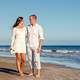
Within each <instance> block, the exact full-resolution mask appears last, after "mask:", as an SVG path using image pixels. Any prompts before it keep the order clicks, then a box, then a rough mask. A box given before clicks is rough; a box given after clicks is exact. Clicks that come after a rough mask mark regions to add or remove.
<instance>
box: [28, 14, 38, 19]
mask: <svg viewBox="0 0 80 80" xmlns="http://www.w3.org/2000/svg"><path fill="white" fill-rule="evenodd" d="M29 17H34V18H35V19H37V16H36V15H35V14H32V15H30V16H29Z"/></svg>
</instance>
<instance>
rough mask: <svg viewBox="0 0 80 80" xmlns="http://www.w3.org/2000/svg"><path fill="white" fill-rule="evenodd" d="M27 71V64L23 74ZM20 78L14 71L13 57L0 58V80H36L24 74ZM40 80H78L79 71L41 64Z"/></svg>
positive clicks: (79, 79)
mask: <svg viewBox="0 0 80 80" xmlns="http://www.w3.org/2000/svg"><path fill="white" fill-rule="evenodd" d="M28 71H29V66H28V64H27V65H26V67H25V73H26V72H28ZM4 76H5V77H4ZM21 78H22V77H20V76H19V75H18V73H17V70H16V64H15V57H0V80H11V79H12V80H26V79H27V80H33V79H34V80H38V79H36V78H35V77H33V76H28V75H26V74H25V76H24V77H23V78H22V79H21ZM40 80H80V69H75V68H70V67H66V66H63V65H56V64H50V63H42V69H41V79H40Z"/></svg>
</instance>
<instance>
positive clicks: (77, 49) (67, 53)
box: [0, 45, 80, 69]
mask: <svg viewBox="0 0 80 80" xmlns="http://www.w3.org/2000/svg"><path fill="white" fill-rule="evenodd" d="M9 48H10V46H9V45H0V57H15V56H14V55H11V54H10V50H9ZM26 57H27V56H26ZM41 62H43V63H51V64H58V65H63V66H66V67H71V68H77V69H80V46H79V45H44V46H42V50H41Z"/></svg>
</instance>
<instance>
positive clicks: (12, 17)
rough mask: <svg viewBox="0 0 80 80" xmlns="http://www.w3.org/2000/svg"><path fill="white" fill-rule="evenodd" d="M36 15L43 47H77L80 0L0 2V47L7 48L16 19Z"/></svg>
mask: <svg viewBox="0 0 80 80" xmlns="http://www.w3.org/2000/svg"><path fill="white" fill-rule="evenodd" d="M31 14H36V15H37V16H38V22H39V24H41V25H42V26H43V27H44V31H45V42H44V43H45V44H80V0H0V44H10V34H11V32H10V30H11V27H12V25H13V24H14V22H15V21H16V18H17V17H18V16H23V17H24V21H25V25H27V24H29V21H28V16H29V15H31Z"/></svg>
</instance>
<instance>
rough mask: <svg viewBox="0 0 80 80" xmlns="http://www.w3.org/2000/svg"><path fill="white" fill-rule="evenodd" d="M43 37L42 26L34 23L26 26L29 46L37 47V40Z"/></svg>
mask: <svg viewBox="0 0 80 80" xmlns="http://www.w3.org/2000/svg"><path fill="white" fill-rule="evenodd" d="M40 39H44V34H43V28H42V27H41V26H40V25H39V24H36V25H35V26H32V25H29V26H28V46H29V47H31V48H38V47H39V40H40Z"/></svg>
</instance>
